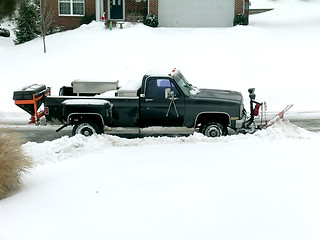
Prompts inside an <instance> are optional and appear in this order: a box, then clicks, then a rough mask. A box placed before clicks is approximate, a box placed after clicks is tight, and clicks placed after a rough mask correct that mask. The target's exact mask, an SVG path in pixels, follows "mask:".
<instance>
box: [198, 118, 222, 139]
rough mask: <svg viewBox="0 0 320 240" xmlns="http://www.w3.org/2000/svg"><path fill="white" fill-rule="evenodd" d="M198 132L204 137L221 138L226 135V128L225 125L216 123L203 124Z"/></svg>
mask: <svg viewBox="0 0 320 240" xmlns="http://www.w3.org/2000/svg"><path fill="white" fill-rule="evenodd" d="M200 132H201V133H202V134H203V135H205V136H206V137H212V138H214V137H221V136H226V135H227V134H228V128H227V126H226V125H224V124H222V123H218V122H209V123H206V124H203V125H202V127H201V128H200Z"/></svg>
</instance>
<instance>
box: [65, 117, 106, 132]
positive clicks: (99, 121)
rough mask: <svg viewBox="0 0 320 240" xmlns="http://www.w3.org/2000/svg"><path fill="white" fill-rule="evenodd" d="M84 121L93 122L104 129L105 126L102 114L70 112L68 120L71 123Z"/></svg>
mask: <svg viewBox="0 0 320 240" xmlns="http://www.w3.org/2000/svg"><path fill="white" fill-rule="evenodd" d="M83 121H90V122H93V123H95V124H96V125H97V126H98V127H99V128H101V129H103V126H104V121H103V118H102V116H101V115H100V114H70V115H69V117H68V122H69V124H70V125H74V124H76V123H79V122H83Z"/></svg>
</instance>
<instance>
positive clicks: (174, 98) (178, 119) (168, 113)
mask: <svg viewBox="0 0 320 240" xmlns="http://www.w3.org/2000/svg"><path fill="white" fill-rule="evenodd" d="M144 87H145V91H144V92H145V94H144V97H141V108H140V121H141V124H142V126H182V125H183V120H184V95H183V94H182V92H181V91H180V90H179V89H178V88H177V86H176V85H175V84H174V82H173V81H171V79H169V78H160V77H159V78H157V77H152V78H148V79H147V80H146V84H145V86H144ZM166 89H167V90H166ZM169 89H170V91H168V90H169ZM166 91H167V93H168V92H171V93H173V94H171V95H170V96H168V94H166Z"/></svg>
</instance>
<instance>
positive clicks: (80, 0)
mask: <svg viewBox="0 0 320 240" xmlns="http://www.w3.org/2000/svg"><path fill="white" fill-rule="evenodd" d="M61 3H68V4H69V5H70V14H66V13H61V12H60V4H61ZM74 3H78V4H82V5H83V13H82V14H74V9H73V4H74ZM58 10H59V16H62V17H70V16H71V17H72V16H75V17H83V16H84V15H85V14H86V8H85V0H58Z"/></svg>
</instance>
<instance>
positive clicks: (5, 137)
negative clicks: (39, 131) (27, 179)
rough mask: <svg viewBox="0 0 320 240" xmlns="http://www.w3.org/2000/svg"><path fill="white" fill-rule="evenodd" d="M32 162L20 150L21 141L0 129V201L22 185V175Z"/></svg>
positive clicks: (7, 131) (12, 134)
mask: <svg viewBox="0 0 320 240" xmlns="http://www.w3.org/2000/svg"><path fill="white" fill-rule="evenodd" d="M32 165H33V164H32V161H31V159H30V158H28V157H26V156H25V155H24V153H23V150H22V148H21V140H19V138H18V136H17V135H15V134H14V133H12V132H10V131H9V130H6V129H3V128H0V199H3V198H5V197H8V196H10V195H11V194H13V193H14V192H15V191H17V190H18V189H19V188H20V187H21V185H22V179H21V178H22V174H23V173H26V172H28V170H29V169H30V168H31V167H32Z"/></svg>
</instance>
